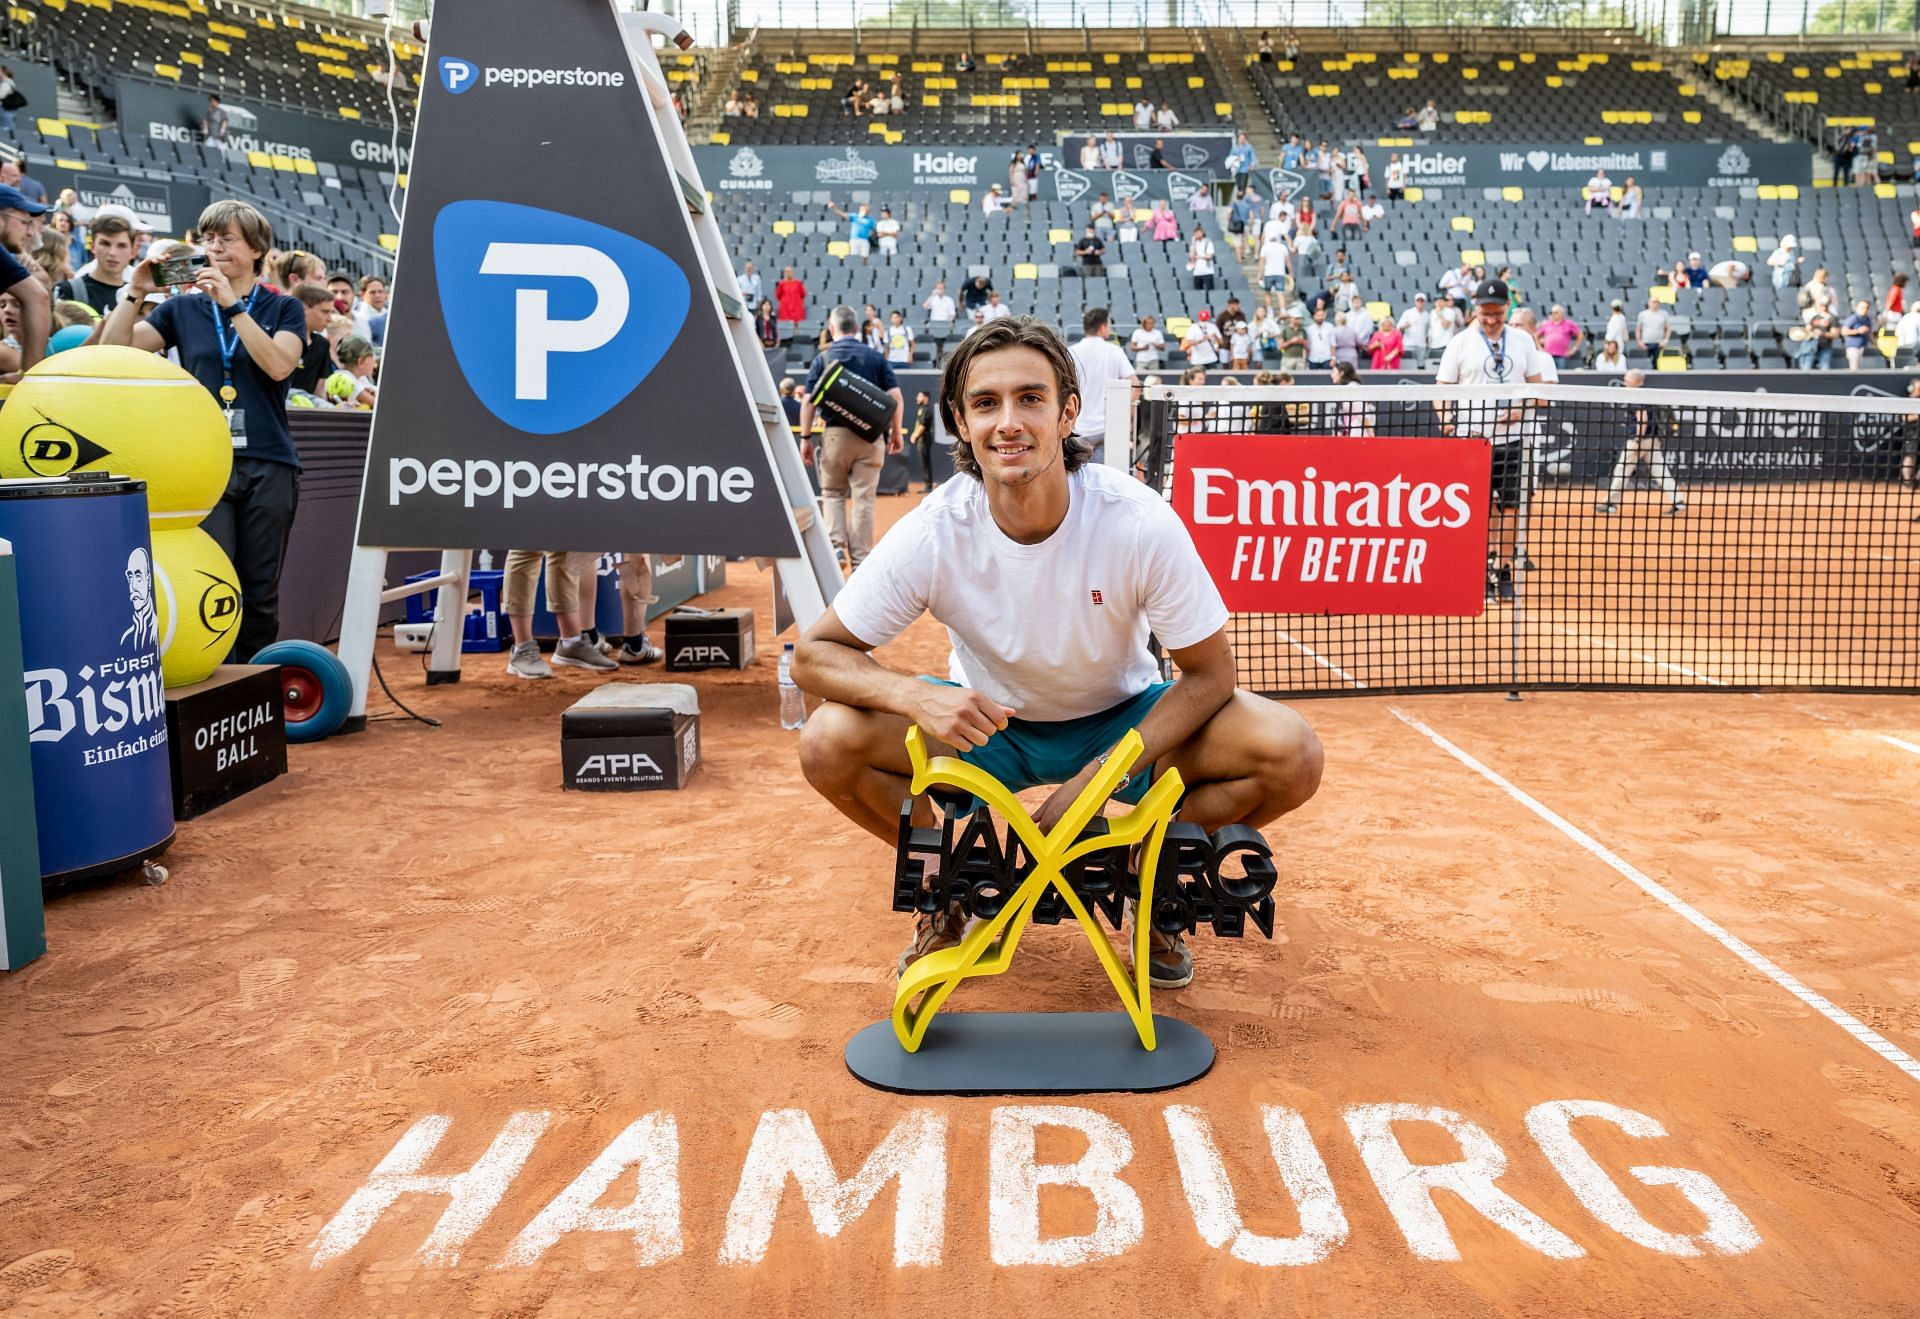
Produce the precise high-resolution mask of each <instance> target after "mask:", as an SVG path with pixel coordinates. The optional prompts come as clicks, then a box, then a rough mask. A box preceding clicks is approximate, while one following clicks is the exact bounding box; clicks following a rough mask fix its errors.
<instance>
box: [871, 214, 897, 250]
mask: <svg viewBox="0 0 1920 1319" xmlns="http://www.w3.org/2000/svg"><path fill="white" fill-rule="evenodd" d="M874 232H875V233H876V234H877V235H878V236H879V238H880V250H881V251H882V252H892V251H894V250H895V249H897V248H898V247H899V246H900V222H899V221H898V220H896V219H894V218H893V217H892V216H890V215H889V216H887V217H885V218H884V219H882V220H881V221H880V222H879V223H878V224H876V225H874Z"/></svg>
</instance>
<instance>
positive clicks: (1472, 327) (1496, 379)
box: [1434, 279, 1552, 601]
mask: <svg viewBox="0 0 1920 1319" xmlns="http://www.w3.org/2000/svg"><path fill="white" fill-rule="evenodd" d="M1509 297H1510V294H1509V292H1508V289H1507V284H1506V281H1505V280H1500V279H1487V280H1482V281H1481V282H1480V283H1479V285H1478V286H1476V287H1475V288H1474V290H1473V310H1474V314H1473V321H1472V322H1471V323H1470V324H1469V325H1468V326H1467V328H1466V329H1465V330H1464V331H1463V332H1462V333H1460V334H1457V335H1455V336H1454V338H1453V341H1452V342H1451V343H1449V344H1448V345H1447V351H1446V352H1444V353H1442V354H1441V355H1440V369H1439V370H1438V371H1437V372H1435V374H1434V382H1435V383H1436V384H1441V385H1518V384H1522V383H1533V384H1538V383H1540V382H1542V381H1544V380H1546V379H1548V378H1549V377H1548V372H1549V371H1550V370H1551V366H1552V364H1551V361H1550V360H1549V359H1548V358H1547V356H1546V354H1545V353H1543V352H1541V351H1540V349H1539V348H1538V347H1537V346H1535V344H1534V342H1533V336H1532V335H1530V334H1528V333H1526V332H1525V331H1524V330H1519V329H1515V328H1514V327H1513V326H1511V325H1508V324H1507V305H1508V300H1509ZM1531 404H1532V400H1530V399H1527V398H1524V397H1519V398H1516V397H1506V398H1492V399H1473V400H1469V401H1464V402H1460V403H1455V402H1453V401H1451V400H1449V399H1447V398H1444V397H1443V398H1438V399H1435V400H1434V411H1435V412H1437V413H1438V414H1439V417H1440V433H1441V434H1443V435H1484V436H1485V437H1486V438H1487V439H1489V440H1491V441H1493V479H1492V487H1493V489H1492V498H1491V500H1490V501H1489V507H1488V516H1489V518H1490V520H1491V523H1492V525H1491V527H1490V531H1491V533H1492V534H1491V537H1490V539H1491V541H1492V545H1493V553H1492V555H1491V556H1490V557H1491V559H1492V562H1491V563H1490V564H1489V565H1488V568H1487V598H1488V599H1490V600H1498V601H1508V600H1512V599H1513V557H1514V542H1515V540H1516V539H1517V536H1518V532H1519V511H1520V496H1521V489H1522V485H1523V483H1524V480H1525V476H1526V470H1525V469H1526V444H1525V442H1524V441H1525V427H1526V420H1527V411H1528V408H1529V407H1530V406H1531Z"/></svg>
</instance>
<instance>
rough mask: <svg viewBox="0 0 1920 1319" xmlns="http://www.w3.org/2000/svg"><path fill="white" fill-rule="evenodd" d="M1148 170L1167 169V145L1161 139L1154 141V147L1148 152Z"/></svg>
mask: <svg viewBox="0 0 1920 1319" xmlns="http://www.w3.org/2000/svg"><path fill="white" fill-rule="evenodd" d="M1147 168H1148V169H1165V168H1167V144H1166V143H1165V142H1163V141H1161V140H1160V139H1159V138H1157V137H1156V138H1155V139H1153V147H1152V149H1151V150H1149V151H1148V152H1147Z"/></svg>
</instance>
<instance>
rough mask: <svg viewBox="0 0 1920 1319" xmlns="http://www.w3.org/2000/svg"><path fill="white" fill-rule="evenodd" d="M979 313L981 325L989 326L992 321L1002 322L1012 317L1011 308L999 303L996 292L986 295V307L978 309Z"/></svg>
mask: <svg viewBox="0 0 1920 1319" xmlns="http://www.w3.org/2000/svg"><path fill="white" fill-rule="evenodd" d="M980 312H981V317H980V319H981V323H982V324H991V323H992V322H994V321H998V320H1004V319H1006V318H1007V317H1009V316H1011V315H1013V308H1011V307H1009V306H1008V305H1007V304H1006V303H1004V302H1002V301H1000V294H999V293H998V292H992V293H989V294H987V305H986V306H984V307H982V308H980Z"/></svg>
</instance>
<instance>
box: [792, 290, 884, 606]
mask: <svg viewBox="0 0 1920 1319" xmlns="http://www.w3.org/2000/svg"><path fill="white" fill-rule="evenodd" d="M827 330H828V332H829V333H831V334H832V335H833V342H832V343H830V344H829V345H828V346H827V350H826V351H825V352H823V353H821V354H820V356H818V357H816V358H815V359H814V360H813V365H812V366H811V367H810V368H808V371H807V397H806V400H805V401H804V402H803V403H802V404H801V405H800V435H801V440H800V461H801V462H803V463H811V462H812V461H813V457H814V455H813V440H812V430H813V417H814V403H813V401H814V398H815V397H816V396H817V391H818V389H819V385H820V378H821V376H823V375H824V374H826V370H827V368H828V366H829V365H838V366H840V367H842V368H843V369H845V370H846V371H849V372H851V373H852V374H854V375H857V376H859V377H860V378H861V379H862V380H865V381H867V382H868V383H869V384H872V385H875V386H877V387H878V388H880V389H883V390H885V391H886V392H887V393H888V394H890V395H892V396H893V417H892V419H891V421H890V422H889V423H888V425H887V427H886V432H887V438H886V445H885V451H884V452H882V448H881V443H880V441H879V440H878V439H877V438H876V439H872V440H869V439H865V438H863V437H862V436H861V435H860V434H858V433H857V432H855V431H853V430H850V429H849V428H847V427H845V426H838V425H834V424H832V423H829V424H828V425H827V428H826V433H825V434H824V435H823V436H822V437H821V443H820V463H819V472H820V503H821V511H822V514H823V515H824V520H825V521H826V524H827V538H828V539H829V540H830V541H832V542H833V547H834V549H836V550H837V551H839V552H840V553H841V554H842V555H843V556H844V557H845V558H846V560H847V569H848V571H849V572H851V571H852V570H854V569H857V568H858V567H859V566H860V564H861V563H862V562H863V561H864V560H865V559H866V557H867V554H868V553H869V552H870V551H871V550H872V549H873V509H874V502H875V499H874V497H875V495H876V494H877V493H878V491H879V488H880V469H881V467H882V466H883V465H884V464H885V462H886V454H889V453H899V452H900V451H901V450H902V448H904V445H903V443H902V440H901V412H902V410H903V408H902V401H901V397H900V384H899V382H898V381H897V380H895V379H894V375H893V368H892V367H891V366H888V365H887V363H886V361H885V359H883V358H882V357H881V356H880V354H878V353H876V352H874V351H873V350H872V349H870V348H868V347H867V346H866V345H865V344H863V343H861V342H860V340H859V338H858V335H859V330H860V322H859V320H858V318H857V317H856V316H855V314H854V310H853V308H851V307H848V306H845V305H844V304H843V305H841V306H838V307H835V308H834V309H833V310H832V312H830V313H829V314H828V316H827ZM849 505H851V507H849Z"/></svg>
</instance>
